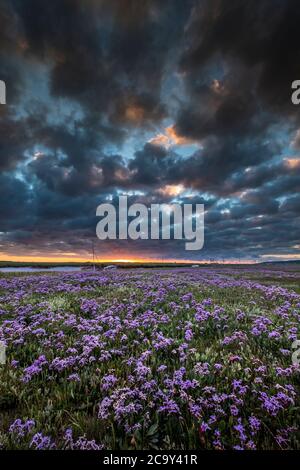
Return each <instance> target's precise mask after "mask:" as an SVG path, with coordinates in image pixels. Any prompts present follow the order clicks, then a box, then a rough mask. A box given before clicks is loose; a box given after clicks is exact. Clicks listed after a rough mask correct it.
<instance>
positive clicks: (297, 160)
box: [284, 158, 300, 169]
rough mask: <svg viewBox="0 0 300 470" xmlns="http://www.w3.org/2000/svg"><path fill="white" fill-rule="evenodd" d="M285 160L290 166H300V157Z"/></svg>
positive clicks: (293, 167)
mask: <svg viewBox="0 0 300 470" xmlns="http://www.w3.org/2000/svg"><path fill="white" fill-rule="evenodd" d="M284 161H285V164H286V165H287V166H288V168H291V169H295V168H300V158H285V159H284Z"/></svg>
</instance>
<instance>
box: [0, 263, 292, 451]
mask: <svg viewBox="0 0 300 470" xmlns="http://www.w3.org/2000/svg"><path fill="white" fill-rule="evenodd" d="M299 321H300V273H299V272H297V271H295V270H294V271H287V270H284V269H281V270H280V269H266V268H262V267H258V266H255V267H249V268H245V267H244V268H235V269H233V268H232V267H228V268H226V267H220V268H218V267H215V268H209V267H207V268H196V269H192V268H170V269H117V270H114V271H113V270H112V271H103V270H102V271H101V270H99V271H95V272H93V271H86V272H85V271H81V272H68V273H38V274H28V273H26V274H20V275H15V274H1V275H0V341H1V342H2V343H3V344H4V345H5V347H6V362H5V363H4V364H2V365H0V448H2V449H112V450H116V449H122V450H125V449H156V450H166V449H174V450H175V449H176V450H178V449H179V450H180V449H217V450H223V449H236V450H242V449H253V450H254V449H299V448H300V432H299V423H300V419H299V418H300V408H299V407H300V395H299V387H300V374H299V370H300V368H299V365H298V362H297V361H295V360H294V361H293V360H292V354H293V349H292V344H293V343H294V342H295V341H296V340H297V339H300V332H299V324H300V323H299ZM294 352H295V351H294ZM299 357H300V354H299Z"/></svg>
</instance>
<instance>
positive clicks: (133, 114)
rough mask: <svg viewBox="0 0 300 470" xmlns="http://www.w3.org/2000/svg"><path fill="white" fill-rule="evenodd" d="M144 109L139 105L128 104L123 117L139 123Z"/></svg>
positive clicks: (142, 117)
mask: <svg viewBox="0 0 300 470" xmlns="http://www.w3.org/2000/svg"><path fill="white" fill-rule="evenodd" d="M144 115H145V112H144V109H143V108H142V107H141V106H135V105H132V106H128V108H126V110H125V117H126V119H128V121H131V122H133V123H136V124H137V123H140V122H142V121H143V119H144Z"/></svg>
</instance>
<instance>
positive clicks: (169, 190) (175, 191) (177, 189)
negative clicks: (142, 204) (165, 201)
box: [158, 184, 184, 196]
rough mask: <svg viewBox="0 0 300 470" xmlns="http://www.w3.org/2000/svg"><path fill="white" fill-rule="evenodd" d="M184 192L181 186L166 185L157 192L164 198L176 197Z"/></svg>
mask: <svg viewBox="0 0 300 470" xmlns="http://www.w3.org/2000/svg"><path fill="white" fill-rule="evenodd" d="M183 191H184V186H183V185H182V184H167V185H166V186H165V187H164V188H160V189H159V190H158V192H159V193H160V194H163V195H164V196H178V195H179V194H181V193H182V192H183Z"/></svg>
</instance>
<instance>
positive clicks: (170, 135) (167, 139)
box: [149, 125, 196, 148]
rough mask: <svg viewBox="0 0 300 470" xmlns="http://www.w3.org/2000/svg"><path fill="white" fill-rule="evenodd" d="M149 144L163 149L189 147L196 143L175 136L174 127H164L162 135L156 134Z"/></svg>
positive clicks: (177, 135)
mask: <svg viewBox="0 0 300 470" xmlns="http://www.w3.org/2000/svg"><path fill="white" fill-rule="evenodd" d="M149 142H150V143H151V144H153V145H159V146H161V147H165V148H169V147H172V146H173V145H191V144H194V143H196V141H195V140H192V139H189V138H187V137H184V136H180V135H179V134H177V132H176V129H175V126H174V125H172V126H169V127H166V128H165V132H164V133H161V134H157V135H156V136H154V137H153V138H152V139H150V141H149Z"/></svg>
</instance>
